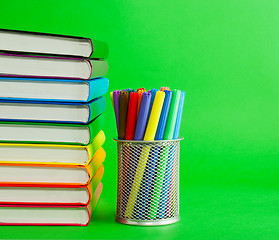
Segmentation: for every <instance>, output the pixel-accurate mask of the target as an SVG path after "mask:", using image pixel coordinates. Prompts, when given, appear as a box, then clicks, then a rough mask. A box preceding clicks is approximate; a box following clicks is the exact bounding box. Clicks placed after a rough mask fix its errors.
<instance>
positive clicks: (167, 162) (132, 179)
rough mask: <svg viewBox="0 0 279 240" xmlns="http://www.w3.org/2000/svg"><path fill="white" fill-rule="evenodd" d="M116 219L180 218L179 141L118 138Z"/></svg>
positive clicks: (149, 222)
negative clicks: (126, 139)
mask: <svg viewBox="0 0 279 240" xmlns="http://www.w3.org/2000/svg"><path fill="white" fill-rule="evenodd" d="M114 140H115V141H117V158H118V182H117V183H118V186H117V216H116V221H118V222H120V223H124V224H130V225H145V226H156V225H167V224H171V223H175V222H177V221H179V149H180V141H181V140H182V139H175V140H161V141H125V140H117V139H114Z"/></svg>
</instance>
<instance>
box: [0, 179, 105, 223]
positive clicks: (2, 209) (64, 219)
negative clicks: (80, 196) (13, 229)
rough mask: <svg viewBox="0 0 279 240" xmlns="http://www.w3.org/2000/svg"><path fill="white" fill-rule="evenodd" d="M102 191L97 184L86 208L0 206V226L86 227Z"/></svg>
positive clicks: (100, 185)
mask: <svg viewBox="0 0 279 240" xmlns="http://www.w3.org/2000/svg"><path fill="white" fill-rule="evenodd" d="M102 189H103V185H102V183H99V185H98V187H97V189H96V190H95V192H94V194H93V196H92V199H91V202H90V204H88V205H87V206H59V205H58V206H47V205H0V225H69V226H86V225H88V224H89V222H90V218H91V216H92V214H93V212H94V210H95V208H96V206H97V203H98V200H99V198H100V195H101V193H102Z"/></svg>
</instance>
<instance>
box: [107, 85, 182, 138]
mask: <svg viewBox="0 0 279 240" xmlns="http://www.w3.org/2000/svg"><path fill="white" fill-rule="evenodd" d="M110 96H111V100H112V104H113V106H114V113H115V119H116V125H117V132H118V139H120V140H137V141H141V140H144V141H153V140H171V139H178V137H179V129H180V124H181V117H182V111H183V105H184V98H185V92H184V91H181V90H176V89H175V90H173V91H170V90H169V88H167V87H162V88H161V90H158V89H152V90H149V91H145V89H144V88H139V89H138V90H137V91H135V90H134V89H124V90H122V91H120V90H116V91H113V92H111V93H110Z"/></svg>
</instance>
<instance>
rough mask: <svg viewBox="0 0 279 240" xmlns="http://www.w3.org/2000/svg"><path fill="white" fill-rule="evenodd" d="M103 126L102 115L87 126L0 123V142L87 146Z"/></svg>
mask: <svg viewBox="0 0 279 240" xmlns="http://www.w3.org/2000/svg"><path fill="white" fill-rule="evenodd" d="M103 124H104V116H103V114H101V115H99V116H98V117H97V118H95V119H94V120H93V121H92V122H91V123H90V124H87V125H80V124H59V123H55V124H51V123H30V122H0V142H8V143H48V144H76V145H88V144H90V143H91V142H92V140H93V138H94V137H95V136H96V135H97V133H98V132H99V131H100V130H102V128H103Z"/></svg>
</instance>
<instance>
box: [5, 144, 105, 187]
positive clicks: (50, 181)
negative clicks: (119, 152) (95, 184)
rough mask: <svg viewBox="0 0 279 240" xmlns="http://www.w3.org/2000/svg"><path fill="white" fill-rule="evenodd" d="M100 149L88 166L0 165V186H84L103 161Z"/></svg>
mask: <svg viewBox="0 0 279 240" xmlns="http://www.w3.org/2000/svg"><path fill="white" fill-rule="evenodd" d="M105 157H106V153H105V151H104V149H103V148H102V147H100V148H99V150H98V151H97V152H96V153H95V154H94V156H93V158H92V160H91V161H90V163H89V164H88V165H80V166H77V165H54V164H52V165H45V164H43V165H40V164H7V163H2V164H0V185H1V186H11V185H13V186H25V185H51V186H62V185H64V186H74V185H75V186H86V185H88V184H89V182H90V181H91V179H92V177H93V175H94V174H95V172H96V171H97V169H98V168H99V167H100V166H101V164H102V163H103V161H104V160H105Z"/></svg>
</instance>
